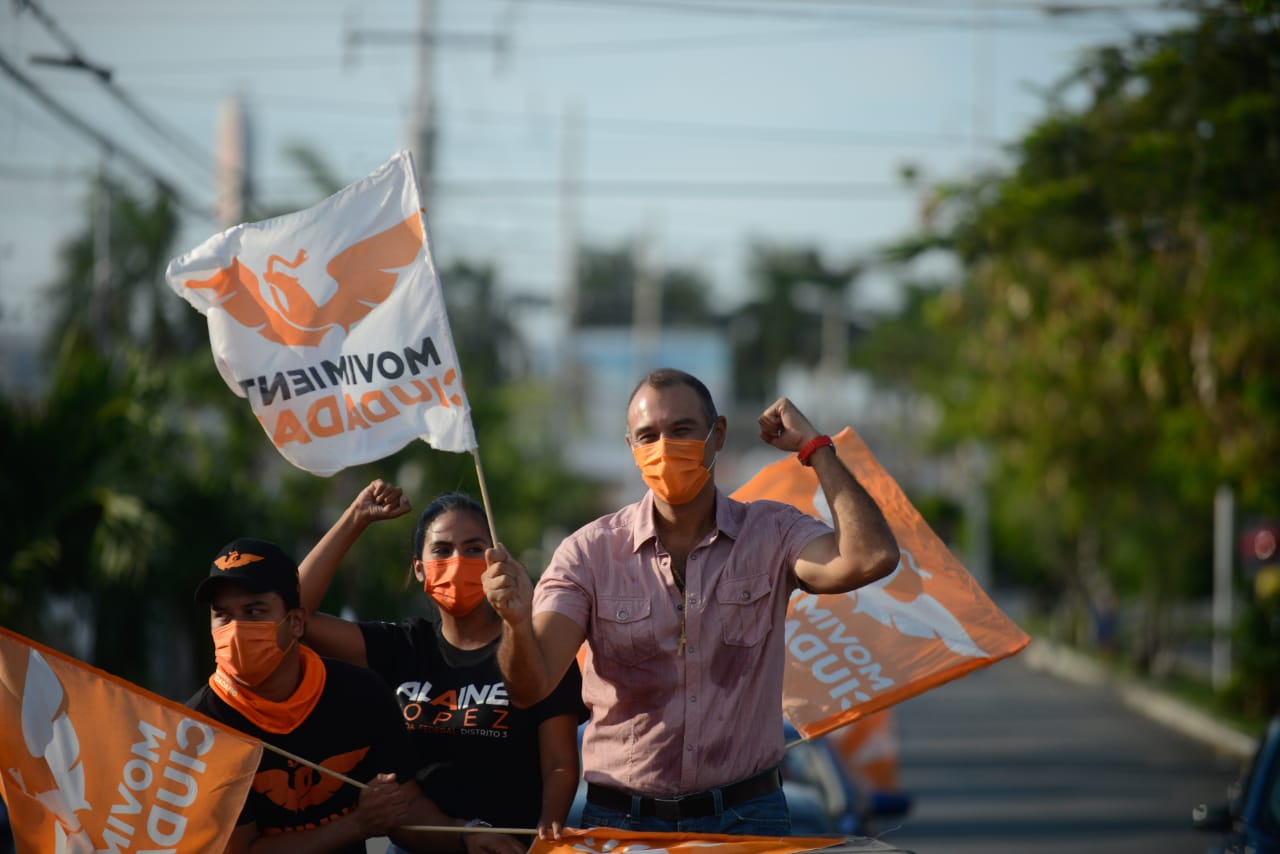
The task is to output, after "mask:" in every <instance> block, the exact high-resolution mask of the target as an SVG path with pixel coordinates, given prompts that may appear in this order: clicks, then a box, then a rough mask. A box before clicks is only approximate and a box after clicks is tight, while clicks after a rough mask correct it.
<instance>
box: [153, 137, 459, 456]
mask: <svg viewBox="0 0 1280 854" xmlns="http://www.w3.org/2000/svg"><path fill="white" fill-rule="evenodd" d="M166 275H167V277H168V280H169V287H170V288H172V289H173V290H174V292H176V293H177V294H178V295H179V296H181V297H183V298H184V299H186V300H187V302H189V303H191V304H192V305H193V306H195V308H196V309H197V310H198V311H199V312H200V313H201V314H203V315H205V316H206V317H207V318H208V320H209V343H210V345H211V346H212V348H213V358H214V362H215V363H216V364H217V366H218V370H219V372H221V374H222V378H223V380H225V381H226V383H227V385H228V386H229V387H230V388H231V390H232V391H233V392H235V393H236V394H238V395H239V396H241V397H247V398H248V399H249V403H250V405H251V406H252V407H253V412H254V414H255V415H257V417H258V420H259V422H261V424H262V426H263V429H265V430H266V431H267V435H268V436H269V437H270V438H271V442H272V444H274V445H275V446H276V448H277V449H279V451H280V453H281V454H283V455H284V456H285V458H286V459H288V460H289V461H290V462H292V463H293V464H294V465H296V466H298V467H299V468H302V469H306V470H307V471H309V472H312V473H314V474H319V475H326V476H327V475H331V474H333V473H334V472H336V471H339V470H340V469H343V468H345V467H346V466H350V465H356V464H359V463H366V462H370V461H372V460H377V459H381V458H383V457H385V456H388V455H390V454H393V453H395V452H396V451H398V450H400V449H401V448H403V447H404V446H405V445H407V444H408V443H409V442H410V441H412V440H413V439H414V437H419V438H421V439H423V440H424V441H426V442H427V443H428V444H430V445H431V446H432V447H435V448H439V449H441V450H445V451H455V452H462V451H469V450H472V449H474V448H475V447H476V438H475V432H474V430H473V429H472V426H471V407H470V405H469V404H468V403H467V397H466V394H465V392H464V391H463V388H462V369H461V367H460V366H459V365H458V355H457V352H456V351H455V350H454V346H453V335H452V333H451V332H450V329H449V318H448V315H447V313H446V311H445V304H444V295H443V293H442V292H441V290H440V280H439V277H438V276H437V275H436V269H435V264H434V262H433V261H432V258H431V251H430V244H429V241H428V238H427V232H426V228H425V226H424V224H423V218H422V205H421V203H420V201H419V198H418V186H417V183H416V181H415V179H414V171H413V159H412V157H411V156H410V154H409V152H407V151H401V152H399V153H397V154H396V155H395V156H394V157H392V158H391V159H390V160H389V161H387V162H386V163H385V164H383V165H382V166H381V167H379V168H378V170H377V171H375V172H374V173H373V174H371V175H369V176H368V177H366V178H364V179H362V180H360V181H357V182H356V183H354V184H351V185H350V186H348V187H345V188H344V189H342V190H341V191H339V192H338V193H336V194H334V195H333V196H330V197H329V198H328V199H325V200H324V201H323V202H321V203H320V204H318V205H315V206H314V207H310V208H307V209H305V210H302V211H298V212H296V213H291V214H286V215H284V216H279V217H276V218H275V219H269V220H266V221H263V222H256V223H247V224H241V225H237V226H235V227H233V228H230V229H228V230H226V231H224V232H222V233H221V234H218V235H215V236H213V237H211V238H209V239H208V240H206V241H205V242H204V243H203V244H201V245H200V246H198V247H196V248H195V249H193V250H191V251H190V252H188V253H186V254H185V255H182V256H180V257H178V258H175V259H173V260H172V261H170V262H169V268H168V270H167V273H166Z"/></svg>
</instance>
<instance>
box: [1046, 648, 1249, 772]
mask: <svg viewBox="0 0 1280 854" xmlns="http://www.w3.org/2000/svg"><path fill="white" fill-rule="evenodd" d="M1021 658H1022V661H1023V662H1024V663H1025V664H1026V665H1027V666H1028V667H1030V668H1031V669H1032V670H1036V671H1040V672H1043V673H1048V674H1050V675H1052V676H1057V677H1058V678H1060V679H1065V680H1067V681H1069V682H1075V683H1077V684H1080V685H1094V686H1099V685H1101V686H1106V687H1109V688H1111V689H1112V690H1113V691H1115V693H1116V694H1117V695H1118V696H1119V697H1120V701H1121V702H1122V703H1124V705H1125V706H1127V707H1128V708H1130V709H1133V710H1134V711H1136V712H1138V713H1139V714H1142V715H1144V716H1146V717H1147V718H1149V719H1151V720H1153V721H1155V722H1156V723H1159V724H1162V725H1163V726H1166V727H1168V728H1169V729H1172V730H1174V731H1176V732H1179V733H1182V734H1183V735H1185V736H1187V737H1189V738H1193V739H1195V740H1196V741H1199V742H1201V743H1203V744H1206V745H1208V746H1209V747H1211V748H1213V749H1214V750H1216V751H1217V752H1219V753H1222V754H1225V755H1228V756H1231V757H1234V758H1236V759H1241V760H1247V759H1249V758H1250V757H1252V756H1253V754H1254V751H1256V750H1257V746H1258V740H1257V739H1256V738H1254V737H1253V736H1251V735H1248V734H1246V733H1243V732H1240V731H1239V730H1237V729H1235V728H1234V727H1231V726H1228V725H1227V724H1224V723H1222V722H1221V721H1219V720H1217V719H1216V718H1213V717H1212V716H1210V715H1208V714H1206V713H1205V712H1203V711H1201V710H1200V709H1197V708H1195V707H1194V706H1191V705H1188V704H1187V703H1184V702H1183V701H1181V700H1177V699H1175V698H1173V697H1170V696H1169V695H1167V694H1162V693H1160V692H1159V691H1154V690H1152V689H1151V688H1148V687H1146V686H1145V685H1142V684H1140V683H1139V682H1137V681H1136V680H1134V679H1130V678H1128V677H1124V676H1119V675H1117V674H1115V673H1112V672H1111V671H1109V670H1108V669H1107V668H1106V667H1104V666H1102V665H1101V664H1099V663H1098V662H1097V661H1095V660H1093V659H1092V658H1090V657H1089V656H1087V655H1083V654H1081V653H1079V652H1076V651H1075V650H1073V649H1070V648H1069V647H1065V646H1062V645H1061V644H1058V643H1055V642H1053V641H1049V640H1044V639H1043V638H1035V639H1034V640H1033V641H1032V642H1031V644H1030V645H1029V646H1028V647H1027V649H1026V650H1025V651H1024V652H1023V654H1022V656H1021Z"/></svg>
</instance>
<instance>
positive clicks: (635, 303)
mask: <svg viewBox="0 0 1280 854" xmlns="http://www.w3.org/2000/svg"><path fill="white" fill-rule="evenodd" d="M652 245H653V241H652V238H651V237H650V236H649V235H648V234H646V235H645V236H644V237H643V238H642V239H641V241H640V244H639V246H637V247H636V253H635V267H636V269H635V282H634V283H633V284H632V295H631V375H632V376H633V377H638V376H641V375H643V374H645V373H647V372H648V371H651V370H653V369H654V368H656V367H657V362H658V352H659V350H660V349H661V347H660V342H661V340H662V282H661V281H659V280H658V278H657V277H656V276H655V275H654V264H653V260H652V255H653V252H652Z"/></svg>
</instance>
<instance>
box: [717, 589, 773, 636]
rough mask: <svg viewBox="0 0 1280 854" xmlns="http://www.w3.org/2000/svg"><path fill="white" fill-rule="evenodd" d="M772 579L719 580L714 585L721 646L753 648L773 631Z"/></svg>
mask: <svg viewBox="0 0 1280 854" xmlns="http://www.w3.org/2000/svg"><path fill="white" fill-rule="evenodd" d="M772 589H773V579H772V578H771V577H770V576H769V575H767V574H766V575H749V576H747V577H745V578H722V579H720V583H719V584H717V585H716V602H717V603H719V606H720V619H721V624H722V626H723V630H724V642H725V643H727V644H729V645H731V646H755V645H756V644H758V643H760V642H761V641H762V640H764V638H765V635H767V634H768V633H769V629H771V628H772V627H773V619H772V616H773V615H772V614H771V613H770V610H769V609H770V605H771V604H772V601H773V600H772V597H770V596H769V591H770V590H772Z"/></svg>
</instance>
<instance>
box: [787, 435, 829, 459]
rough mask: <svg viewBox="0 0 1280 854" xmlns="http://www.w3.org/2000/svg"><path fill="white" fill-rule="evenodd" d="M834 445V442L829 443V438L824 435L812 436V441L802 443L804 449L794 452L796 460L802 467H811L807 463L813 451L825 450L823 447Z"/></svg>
mask: <svg viewBox="0 0 1280 854" xmlns="http://www.w3.org/2000/svg"><path fill="white" fill-rule="evenodd" d="M834 445H835V442H832V441H831V437H830V436H826V435H822V436H814V437H813V438H812V439H810V440H809V441H807V442H805V443H804V447H802V448H801V449H800V450H799V451H797V452H796V459H798V460H799V461H800V465H802V466H807V465H812V464H811V463H810V462H809V458H810V457H812V456H813V453H814V451H816V450H818V449H819V448H825V447H828V446H834Z"/></svg>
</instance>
